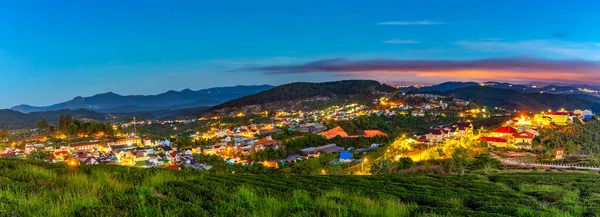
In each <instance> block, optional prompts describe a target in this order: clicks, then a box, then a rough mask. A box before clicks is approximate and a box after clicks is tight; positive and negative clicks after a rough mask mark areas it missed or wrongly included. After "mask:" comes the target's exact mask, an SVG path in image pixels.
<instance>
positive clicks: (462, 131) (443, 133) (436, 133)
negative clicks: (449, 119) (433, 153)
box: [417, 122, 473, 144]
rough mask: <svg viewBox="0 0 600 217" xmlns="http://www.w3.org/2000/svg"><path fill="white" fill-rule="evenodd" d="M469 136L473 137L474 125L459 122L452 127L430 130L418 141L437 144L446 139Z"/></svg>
mask: <svg viewBox="0 0 600 217" xmlns="http://www.w3.org/2000/svg"><path fill="white" fill-rule="evenodd" d="M467 135H473V124H472V123H469V122H459V123H455V124H452V125H450V126H440V127H436V128H432V129H428V130H427V132H426V133H425V134H424V135H421V136H419V137H418V138H417V141H419V142H423V143H430V144H437V143H441V142H443V141H444V139H457V138H460V137H463V136H467Z"/></svg>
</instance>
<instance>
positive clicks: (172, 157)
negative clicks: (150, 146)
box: [167, 152, 181, 162]
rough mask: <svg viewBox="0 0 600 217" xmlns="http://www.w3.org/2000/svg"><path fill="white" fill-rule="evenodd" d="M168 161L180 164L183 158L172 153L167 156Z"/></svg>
mask: <svg viewBox="0 0 600 217" xmlns="http://www.w3.org/2000/svg"><path fill="white" fill-rule="evenodd" d="M167 160H169V161H171V162H179V161H181V157H180V156H179V154H178V153H177V152H171V153H169V154H167Z"/></svg>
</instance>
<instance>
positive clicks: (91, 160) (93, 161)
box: [81, 157, 100, 165]
mask: <svg viewBox="0 0 600 217" xmlns="http://www.w3.org/2000/svg"><path fill="white" fill-rule="evenodd" d="M81 164H85V165H94V164H100V162H99V161H98V158H95V157H87V158H85V159H84V160H83V161H81Z"/></svg>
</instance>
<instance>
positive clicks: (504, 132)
mask: <svg viewBox="0 0 600 217" xmlns="http://www.w3.org/2000/svg"><path fill="white" fill-rule="evenodd" d="M517 133H519V131H517V129H515V128H512V127H510V126H504V127H500V128H498V129H495V130H494V131H492V135H493V136H494V137H509V136H513V135H515V134H517Z"/></svg>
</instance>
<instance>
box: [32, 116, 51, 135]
mask: <svg viewBox="0 0 600 217" xmlns="http://www.w3.org/2000/svg"><path fill="white" fill-rule="evenodd" d="M35 127H36V128H38V129H39V130H40V131H41V132H42V133H48V132H50V123H48V120H46V118H42V119H41V120H38V121H36V122H35Z"/></svg>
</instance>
